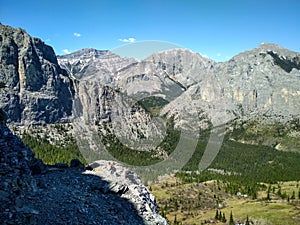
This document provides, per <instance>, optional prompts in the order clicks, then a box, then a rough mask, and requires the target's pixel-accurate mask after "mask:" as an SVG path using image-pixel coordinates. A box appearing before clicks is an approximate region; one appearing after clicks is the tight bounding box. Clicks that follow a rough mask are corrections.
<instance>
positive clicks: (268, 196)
mask: <svg viewBox="0 0 300 225" xmlns="http://www.w3.org/2000/svg"><path fill="white" fill-rule="evenodd" d="M266 199H267V200H271V197H270V191H269V190H268V192H267V198H266Z"/></svg>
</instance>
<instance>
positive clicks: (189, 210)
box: [151, 177, 300, 225]
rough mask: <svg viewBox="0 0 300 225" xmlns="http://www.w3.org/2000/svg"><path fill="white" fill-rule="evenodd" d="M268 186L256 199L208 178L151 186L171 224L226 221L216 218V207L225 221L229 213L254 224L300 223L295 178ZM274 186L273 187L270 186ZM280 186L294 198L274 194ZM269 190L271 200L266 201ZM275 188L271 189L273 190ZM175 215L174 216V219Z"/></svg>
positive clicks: (299, 205) (170, 179)
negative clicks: (293, 195)
mask: <svg viewBox="0 0 300 225" xmlns="http://www.w3.org/2000/svg"><path fill="white" fill-rule="evenodd" d="M265 185H266V186H268V188H267V189H266V190H264V191H259V194H258V198H257V199H255V200H252V199H251V198H249V197H238V196H237V195H230V194H228V193H226V192H225V188H224V183H222V182H218V181H207V182H202V183H188V184H183V183H181V182H180V180H179V179H178V178H175V177H171V178H168V179H166V180H164V181H160V182H159V183H157V184H153V185H151V192H152V193H153V194H154V195H155V196H156V199H157V202H158V205H159V207H160V213H161V214H162V215H164V216H165V217H166V218H167V219H168V220H169V222H170V224H171V225H173V224H176V223H175V221H177V222H178V223H177V224H185V225H188V224H190V225H193V224H201V223H202V224H226V223H221V222H219V221H217V220H215V214H216V210H217V209H218V210H221V211H222V213H225V216H226V219H227V221H228V219H229V215H230V212H232V213H233V217H234V219H235V222H240V223H242V222H245V220H246V218H247V216H249V218H250V221H252V222H256V224H268V225H285V224H286V225H297V224H300V200H299V198H298V191H299V185H300V183H299V182H297V181H290V182H280V183H278V184H272V185H269V184H265ZM273 187H274V188H273ZM279 188H280V189H281V191H282V192H286V193H287V194H288V195H290V196H291V195H292V193H293V192H295V193H296V195H297V196H296V198H295V199H293V200H289V201H288V200H287V199H282V198H281V197H280V196H278V195H277V192H278V190H279ZM268 190H271V193H270V198H271V200H266V196H267V193H268ZM273 191H274V192H273ZM175 217H176V219H175Z"/></svg>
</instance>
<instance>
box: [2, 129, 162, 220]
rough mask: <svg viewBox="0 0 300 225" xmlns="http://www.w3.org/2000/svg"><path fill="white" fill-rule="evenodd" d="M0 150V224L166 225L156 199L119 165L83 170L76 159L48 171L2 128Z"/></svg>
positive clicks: (19, 141) (110, 164)
mask: <svg viewBox="0 0 300 225" xmlns="http://www.w3.org/2000/svg"><path fill="white" fill-rule="evenodd" d="M0 150H1V151H0V175H1V176H0V200H1V205H0V209H1V210H0V223H1V224H37V225H39V224H112V225H117V224H132V225H142V224H149V225H150V224H155V225H157V224H167V222H166V220H165V219H163V218H162V217H161V216H159V215H158V213H157V206H156V202H155V199H154V197H153V196H152V195H151V194H150V193H149V191H148V190H147V188H146V187H145V186H144V185H143V184H142V183H141V181H140V179H139V178H138V177H137V175H136V174H134V173H133V172H131V171H129V170H127V169H126V168H125V167H123V166H120V165H117V164H115V163H112V162H106V161H101V162H95V163H94V164H93V165H91V166H93V167H94V170H92V171H89V170H86V171H85V169H84V167H83V165H82V164H81V163H80V162H79V161H78V160H76V159H74V160H72V161H71V163H70V166H71V167H70V168H68V166H67V165H66V166H65V165H61V164H57V165H56V166H51V167H47V166H46V165H44V164H43V162H42V161H41V160H39V159H36V158H34V155H33V153H32V151H31V150H30V149H29V148H28V147H26V146H24V144H23V143H22V141H21V139H19V138H18V137H17V136H15V135H13V134H12V132H11V131H10V130H9V129H8V128H7V126H6V125H4V124H0ZM95 165H97V167H95ZM89 169H91V167H89ZM109 174H111V176H110V175H109Z"/></svg>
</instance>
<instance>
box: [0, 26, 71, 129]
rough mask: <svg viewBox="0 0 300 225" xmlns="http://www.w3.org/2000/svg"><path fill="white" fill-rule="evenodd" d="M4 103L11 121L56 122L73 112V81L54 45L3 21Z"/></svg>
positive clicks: (0, 29)
mask: <svg viewBox="0 0 300 225" xmlns="http://www.w3.org/2000/svg"><path fill="white" fill-rule="evenodd" d="M0 40H1V41H0V59H1V60H0V61H1V63H0V81H1V82H2V83H4V84H5V85H6V87H7V88H5V90H2V91H0V97H1V102H0V107H3V109H4V111H5V112H6V113H7V115H8V118H9V120H8V121H9V122H18V123H21V124H43V123H55V122H58V121H61V120H62V119H63V118H66V117H68V116H71V112H72V83H71V80H70V79H69V77H68V75H67V73H66V71H65V70H63V69H61V68H60V67H59V65H58V62H57V59H56V56H55V53H54V51H53V49H52V48H51V47H50V46H48V45H46V44H45V43H44V42H42V41H41V40H40V39H38V38H32V37H31V36H29V35H28V34H27V33H26V32H25V31H24V30H22V29H20V28H18V29H14V28H12V27H9V26H4V25H2V24H0Z"/></svg>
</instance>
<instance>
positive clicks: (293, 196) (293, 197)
mask: <svg viewBox="0 0 300 225" xmlns="http://www.w3.org/2000/svg"><path fill="white" fill-rule="evenodd" d="M295 198H296V197H295V191H293V194H292V197H291V199H292V200H294V199H295Z"/></svg>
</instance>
